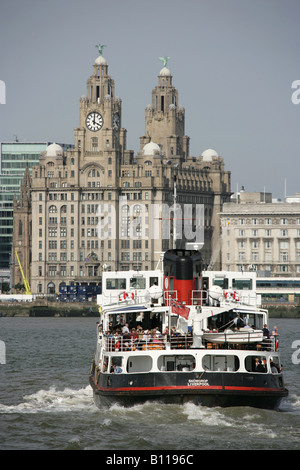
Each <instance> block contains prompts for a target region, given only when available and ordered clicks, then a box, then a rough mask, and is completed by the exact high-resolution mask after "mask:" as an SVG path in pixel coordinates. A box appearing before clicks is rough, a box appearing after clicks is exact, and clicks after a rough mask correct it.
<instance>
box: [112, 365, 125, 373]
mask: <svg viewBox="0 0 300 470" xmlns="http://www.w3.org/2000/svg"><path fill="white" fill-rule="evenodd" d="M112 372H113V373H115V374H121V373H122V372H123V371H122V369H121V367H120V366H116V365H115V364H114V366H113V371H112Z"/></svg>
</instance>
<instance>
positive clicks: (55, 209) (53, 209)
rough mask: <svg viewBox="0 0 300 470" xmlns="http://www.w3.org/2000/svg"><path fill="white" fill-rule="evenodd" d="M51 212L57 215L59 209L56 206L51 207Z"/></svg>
mask: <svg viewBox="0 0 300 470" xmlns="http://www.w3.org/2000/svg"><path fill="white" fill-rule="evenodd" d="M49 212H50V213H51V214H55V213H56V212H57V207H56V206H54V205H52V206H50V207H49Z"/></svg>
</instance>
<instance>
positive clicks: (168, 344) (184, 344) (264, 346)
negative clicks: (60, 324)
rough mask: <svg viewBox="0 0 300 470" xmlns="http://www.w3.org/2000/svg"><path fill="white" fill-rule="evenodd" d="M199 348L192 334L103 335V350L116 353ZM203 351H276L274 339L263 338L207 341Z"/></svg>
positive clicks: (204, 343)
mask: <svg viewBox="0 0 300 470" xmlns="http://www.w3.org/2000/svg"><path fill="white" fill-rule="evenodd" d="M195 348H199V346H198V345H197V346H195V345H194V338H193V335H192V334H188V335H178V336H171V337H168V336H167V335H164V336H163V337H161V338H155V339H153V338H146V339H140V338H134V339H127V338H123V337H122V336H114V337H109V336H107V335H103V349H104V350H105V351H109V352H117V351H149V350H159V349H161V350H164V349H195ZM201 348H203V349H240V350H256V351H276V349H277V348H276V346H275V341H274V339H268V338H264V339H263V341H261V342H252V341H250V340H249V341H248V342H245V343H242V344H240V343H228V342H224V343H216V342H213V341H209V340H204V341H202V346H201Z"/></svg>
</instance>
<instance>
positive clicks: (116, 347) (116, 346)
mask: <svg viewBox="0 0 300 470" xmlns="http://www.w3.org/2000/svg"><path fill="white" fill-rule="evenodd" d="M119 349H120V343H119V341H116V343H115V351H119Z"/></svg>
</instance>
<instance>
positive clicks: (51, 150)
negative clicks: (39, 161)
mask: <svg viewBox="0 0 300 470" xmlns="http://www.w3.org/2000/svg"><path fill="white" fill-rule="evenodd" d="M62 154H63V149H62V147H61V146H60V145H58V144H56V143H55V142H54V143H53V144H51V145H48V147H47V148H46V157H57V156H61V155H62Z"/></svg>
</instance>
